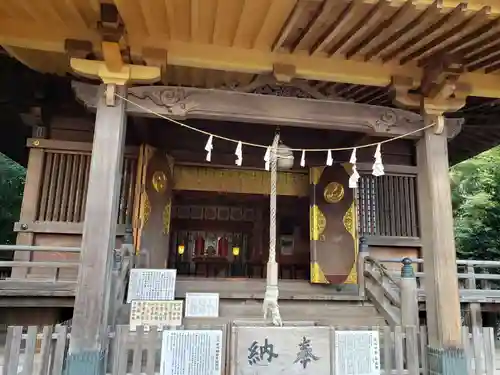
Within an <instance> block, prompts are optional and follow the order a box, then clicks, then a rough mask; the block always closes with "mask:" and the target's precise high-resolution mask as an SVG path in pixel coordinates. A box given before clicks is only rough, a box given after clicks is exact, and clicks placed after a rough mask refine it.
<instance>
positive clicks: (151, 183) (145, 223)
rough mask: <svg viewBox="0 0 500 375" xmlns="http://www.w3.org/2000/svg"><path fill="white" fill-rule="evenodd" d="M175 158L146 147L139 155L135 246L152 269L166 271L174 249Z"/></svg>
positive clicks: (143, 147) (144, 146) (142, 148)
mask: <svg viewBox="0 0 500 375" xmlns="http://www.w3.org/2000/svg"><path fill="white" fill-rule="evenodd" d="M173 164H174V162H173V159H172V158H171V157H170V156H168V155H167V154H166V153H165V152H164V151H162V150H159V149H156V148H154V147H151V146H148V145H143V146H141V148H140V152H139V161H138V168H137V169H138V171H137V182H136V186H137V188H136V202H137V203H136V205H135V207H136V212H135V215H134V218H135V220H134V245H135V249H136V251H137V252H141V253H145V254H146V259H147V266H148V267H149V268H166V267H167V264H168V254H169V249H170V217H171V208H172V187H173Z"/></svg>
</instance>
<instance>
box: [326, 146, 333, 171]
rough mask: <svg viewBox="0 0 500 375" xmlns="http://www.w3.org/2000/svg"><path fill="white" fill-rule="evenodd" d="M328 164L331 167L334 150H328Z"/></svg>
mask: <svg viewBox="0 0 500 375" xmlns="http://www.w3.org/2000/svg"><path fill="white" fill-rule="evenodd" d="M326 165H327V166H329V167H331V166H332V165H333V157H332V150H328V153H327V155H326Z"/></svg>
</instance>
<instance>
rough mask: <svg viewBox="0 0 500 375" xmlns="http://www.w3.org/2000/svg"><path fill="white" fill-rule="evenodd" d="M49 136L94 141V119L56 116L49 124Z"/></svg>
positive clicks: (75, 140)
mask: <svg viewBox="0 0 500 375" xmlns="http://www.w3.org/2000/svg"><path fill="white" fill-rule="evenodd" d="M49 138H50V139H57V140H61V141H71V142H92V141H93V139H94V120H93V118H92V117H90V116H89V117H88V118H81V117H74V118H73V117H71V118H70V117H54V118H53V119H52V120H51V122H50V124H49Z"/></svg>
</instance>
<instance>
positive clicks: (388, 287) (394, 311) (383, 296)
mask: <svg viewBox="0 0 500 375" xmlns="http://www.w3.org/2000/svg"><path fill="white" fill-rule="evenodd" d="M364 263H365V269H364V283H365V285H364V286H361V287H362V288H364V291H365V294H366V297H367V298H368V299H369V300H370V301H372V302H373V304H374V305H375V307H376V309H377V310H378V311H379V313H380V314H382V316H383V317H384V318H385V320H386V321H387V322H388V323H389V325H391V326H396V325H399V324H401V315H402V313H401V283H400V280H397V279H396V278H394V277H393V276H392V274H391V273H390V272H389V271H388V270H387V269H386V268H385V267H384V266H383V265H382V264H381V263H380V262H378V261H377V260H376V259H373V258H371V257H366V258H365V259H364Z"/></svg>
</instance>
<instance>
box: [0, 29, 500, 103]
mask: <svg viewBox="0 0 500 375" xmlns="http://www.w3.org/2000/svg"><path fill="white" fill-rule="evenodd" d="M70 34H71V35H70ZM68 38H70V39H77V40H86V41H89V42H90V43H92V44H93V45H94V47H95V50H100V49H101V38H100V36H99V34H98V33H97V32H93V31H90V30H87V31H86V32H83V31H80V32H77V31H73V32H69V31H68V30H61V31H59V30H55V29H50V30H47V29H46V28H39V27H36V26H35V25H27V26H26V27H23V28H19V27H18V24H13V23H12V22H10V21H5V22H4V21H3V20H2V22H0V45H6V46H11V47H19V48H27V49H34V50H42V51H49V52H59V53H62V54H65V53H66V50H65V40H66V39H68ZM128 39H129V46H130V47H131V48H135V49H138V50H143V49H144V48H159V49H162V50H165V51H167V52H168V54H167V64H168V65H177V66H185V67H191V68H201V69H215V70H224V71H228V72H239V73H250V74H265V73H270V74H272V73H273V68H274V66H275V65H276V64H285V65H292V66H294V67H295V78H303V79H309V80H316V81H328V82H339V83H351V84H359V85H369V86H379V87H385V86H388V85H389V84H390V83H391V77H393V76H405V77H411V78H412V79H413V80H414V83H415V86H416V87H417V86H418V85H419V83H420V81H421V79H422V68H419V67H416V66H415V65H412V64H406V65H403V66H401V65H399V64H397V63H386V64H381V63H377V62H363V61H352V60H349V61H348V60H345V59H343V58H339V57H331V58H328V57H326V56H325V55H318V56H307V55H303V54H290V53H280V52H271V51H260V50H251V49H243V48H236V47H225V46H216V45H208V44H195V43H189V42H179V41H169V40H168V39H166V38H156V39H155V38H147V37H137V36H133V35H130V36H129V38H128ZM457 83H463V84H467V85H468V86H470V87H471V92H470V95H471V96H482V97H490V98H500V76H499V75H494V74H488V75H486V74H482V73H466V74H462V75H461V76H460V78H459V80H458V82H457ZM416 87H415V88H416Z"/></svg>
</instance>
